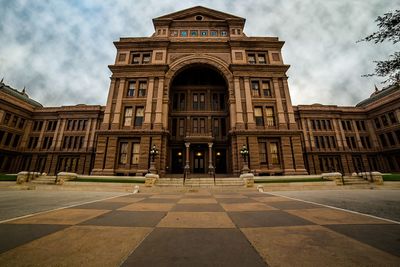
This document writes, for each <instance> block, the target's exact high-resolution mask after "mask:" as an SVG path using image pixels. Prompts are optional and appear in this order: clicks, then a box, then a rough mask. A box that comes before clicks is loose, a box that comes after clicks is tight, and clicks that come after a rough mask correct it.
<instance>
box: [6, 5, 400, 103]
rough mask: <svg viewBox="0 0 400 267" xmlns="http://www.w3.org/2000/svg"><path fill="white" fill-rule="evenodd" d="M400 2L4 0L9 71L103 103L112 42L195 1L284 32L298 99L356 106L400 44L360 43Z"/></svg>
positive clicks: (46, 93)
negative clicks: (374, 74)
mask: <svg viewBox="0 0 400 267" xmlns="http://www.w3.org/2000/svg"><path fill="white" fill-rule="evenodd" d="M395 2H396V1H393V0H329V1H328V0H326V1H317V0H314V1H313V0H285V1H282V0H263V1H261V0H260V1H257V0H246V1H239V0H237V1H234V0H226V1H225V0H218V1H216V0H211V1H194V0H193V1H192V0H186V1H175V0H174V1H167V0H131V1H128V0H124V1H122V0H121V1H115V0H104V1H95V0H91V1H89V0H87V1H86V0H85V1H83V0H82V1H80V0H70V1H61V0H60V1H44V0H13V1H10V0H0V7H1V10H2V11H1V15H0V78H1V77H4V80H5V82H6V83H7V84H9V85H11V86H12V87H14V88H17V89H22V88H23V87H24V86H26V88H27V92H28V94H29V95H30V96H31V97H32V98H33V99H35V100H38V101H39V102H41V103H42V104H43V105H45V106H57V105H74V104H78V103H85V104H101V105H104V104H105V102H106V98H107V92H108V86H109V76H110V75H111V73H110V71H109V70H108V67H107V65H109V64H113V62H114V57H115V53H116V50H115V47H114V45H113V43H112V42H113V41H115V40H118V39H119V37H121V36H124V37H126V36H133V37H135V36H150V35H151V34H152V33H153V30H154V29H153V25H152V21H151V19H152V18H155V17H158V16H161V15H164V14H167V13H171V12H175V11H178V10H181V9H185V8H189V7H192V6H196V5H202V6H205V7H209V8H213V9H217V10H220V11H223V12H227V13H232V14H235V15H238V16H241V17H244V18H246V19H247V21H246V27H245V33H246V34H247V35H248V36H278V37H279V38H280V39H281V40H284V41H285V42H286V43H285V46H284V49H283V57H284V61H285V63H286V64H290V65H291V68H290V70H289V73H288V76H289V86H290V90H291V95H292V101H293V103H294V104H296V105H297V104H312V103H322V104H337V105H354V104H356V103H357V102H359V101H361V100H362V99H364V98H366V97H368V96H369V94H370V93H371V92H372V90H373V88H374V84H377V85H378V87H382V84H380V82H381V81H382V79H380V78H375V77H373V78H363V77H361V75H362V74H366V73H371V72H373V70H374V66H375V65H374V63H373V62H372V61H373V60H382V59H385V58H387V56H388V55H390V54H392V53H393V52H394V51H395V50H396V51H398V50H399V45H397V46H394V45H393V44H391V43H386V44H379V45H375V44H373V43H365V42H362V43H356V41H357V40H359V39H361V38H362V37H364V36H366V35H368V34H369V33H372V32H374V31H376V30H377V28H376V23H375V22H374V20H375V19H376V17H377V16H378V15H382V14H384V13H386V12H388V11H393V10H394V9H395V8H396V7H397V8H398V6H395Z"/></svg>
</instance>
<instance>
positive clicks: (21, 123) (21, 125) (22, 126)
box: [18, 118, 25, 129]
mask: <svg viewBox="0 0 400 267" xmlns="http://www.w3.org/2000/svg"><path fill="white" fill-rule="evenodd" d="M24 125H25V119H23V118H21V119H20V120H19V123H18V128H20V129H22V128H24Z"/></svg>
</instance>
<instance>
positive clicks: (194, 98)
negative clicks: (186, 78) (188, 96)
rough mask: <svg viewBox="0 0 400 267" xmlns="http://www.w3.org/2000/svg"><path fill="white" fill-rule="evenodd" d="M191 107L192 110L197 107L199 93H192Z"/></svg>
mask: <svg viewBox="0 0 400 267" xmlns="http://www.w3.org/2000/svg"><path fill="white" fill-rule="evenodd" d="M193 109H194V110H197V109H199V95H198V94H193Z"/></svg>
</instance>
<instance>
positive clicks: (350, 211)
mask: <svg viewBox="0 0 400 267" xmlns="http://www.w3.org/2000/svg"><path fill="white" fill-rule="evenodd" d="M260 192H261V193H263V194H270V195H274V196H278V197H284V198H288V199H291V200H296V201H301V202H305V203H310V204H315V205H319V206H323V207H326V208H331V209H335V210H340V211H345V212H349V213H354V214H358V215H364V216H367V217H371V218H374V219H379V220H383V221H387V222H391V223H395V224H400V222H399V221H394V220H391V219H386V218H382V217H378V216H374V215H371V214H366V213H361V212H358V211H354V210H348V209H343V208H338V207H334V206H329V205H325V204H321V203H317V202H313V201H308V200H303V199H298V198H293V197H288V196H284V195H280V194H277V193H271V192H264V191H260Z"/></svg>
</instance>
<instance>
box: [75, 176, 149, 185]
mask: <svg viewBox="0 0 400 267" xmlns="http://www.w3.org/2000/svg"><path fill="white" fill-rule="evenodd" d="M73 182H92V183H93V182H94V183H134V184H143V183H144V180H139V179H111V178H109V179H107V178H96V177H93V178H78V179H76V180H73Z"/></svg>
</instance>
